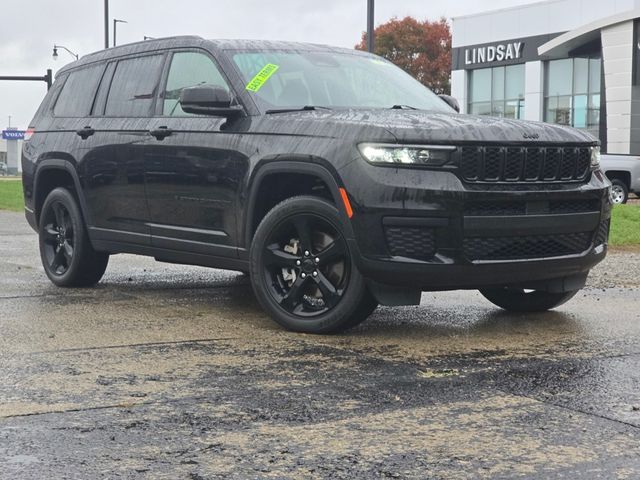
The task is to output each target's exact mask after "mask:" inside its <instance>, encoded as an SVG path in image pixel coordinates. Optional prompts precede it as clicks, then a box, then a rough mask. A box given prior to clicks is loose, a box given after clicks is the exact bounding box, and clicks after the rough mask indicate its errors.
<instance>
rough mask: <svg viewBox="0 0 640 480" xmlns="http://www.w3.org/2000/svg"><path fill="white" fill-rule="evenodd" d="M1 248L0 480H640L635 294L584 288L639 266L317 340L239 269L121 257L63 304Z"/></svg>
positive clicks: (9, 246) (21, 245)
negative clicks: (508, 301) (509, 307)
mask: <svg viewBox="0 0 640 480" xmlns="http://www.w3.org/2000/svg"><path fill="white" fill-rule="evenodd" d="M0 248H1V250H0V251H2V252H4V256H3V257H2V259H0V271H2V272H3V275H2V277H1V278H0V305H1V307H2V308H0V331H1V332H2V335H1V336H0V465H1V466H2V468H0V478H42V477H43V476H45V477H51V478H95V477H118V476H120V477H124V478H138V477H141V478H145V477H151V478H225V479H226V478H242V479H244V478H345V479H354V478H380V477H382V478H387V477H390V478H416V479H418V478H481V477H485V478H514V477H526V478H549V477H553V478H558V477H563V476H564V477H570V478H575V477H576V476H580V477H581V478H637V477H638V476H639V475H640V441H639V440H640V430H639V428H640V411H639V410H640V368H639V367H640V365H639V363H640V356H639V354H640V348H639V346H640V342H639V340H638V338H639V334H640V311H639V310H638V305H639V304H640V289H639V288H638V284H637V283H634V281H633V279H632V278H630V276H628V277H625V280H624V281H620V282H619V283H620V284H621V285H623V287H622V288H620V287H615V288H594V287H596V286H597V287H600V286H603V285H605V286H606V285H607V282H610V281H611V280H610V276H608V277H605V276H604V275H603V273H602V272H606V273H608V274H611V275H613V274H614V273H615V271H616V265H617V264H618V262H625V264H626V265H627V266H628V265H629V264H630V263H632V262H637V256H636V254H633V253H621V254H616V255H611V256H610V257H609V260H608V264H606V265H604V266H603V267H602V270H601V271H600V273H598V272H596V274H595V275H594V277H593V280H592V283H591V285H592V288H588V289H586V290H584V291H583V292H582V293H581V294H580V295H578V296H577V297H576V298H575V299H574V300H573V301H572V302H571V303H569V304H567V305H566V306H564V307H562V308H561V309H559V310H558V311H556V312H550V313H546V314H538V315H513V314H507V313H504V312H502V311H500V310H497V309H495V308H494V307H493V306H492V305H491V304H489V303H487V302H486V301H485V300H484V299H483V298H482V297H481V296H480V295H479V294H477V293H476V292H446V293H425V294H424V295H423V297H422V304H421V305H420V306H419V307H404V308H382V307H381V308H379V309H378V310H377V311H376V312H375V313H374V315H373V316H372V317H371V319H370V320H369V321H368V322H366V323H364V324H363V325H361V326H360V327H358V328H357V329H355V330H353V331H351V332H349V333H347V334H345V335H338V336H324V337H317V336H310V335H297V334H292V333H288V332H284V331H282V330H281V329H280V328H279V327H277V325H275V324H274V323H272V322H271V321H270V320H269V319H268V318H267V317H266V316H265V314H264V313H263V312H262V311H261V310H260V308H259V307H258V305H257V303H256V301H255V299H254V297H253V294H252V292H251V288H250V286H249V282H248V280H247V278H246V277H243V276H242V275H240V274H238V273H235V272H222V271H218V270H209V269H201V268H195V267H180V266H173V265H164V264H158V263H155V262H154V261H153V260H150V259H144V258H138V257H132V256H118V257H114V258H113V259H112V262H111V265H110V267H109V269H108V271H107V275H106V276H105V279H104V281H103V282H101V284H100V285H99V286H98V287H97V288H95V289H88V290H85V289H79V290H60V289H56V288H54V287H52V286H51V285H50V284H49V283H48V282H47V281H46V279H45V277H44V274H43V273H42V271H41V268H40V267H39V265H38V257H37V253H36V241H35V236H34V235H33V234H31V233H30V232H29V230H28V228H27V227H26V226H25V225H24V222H23V220H22V217H21V216H19V215H14V214H6V213H0ZM619 278H620V277H619ZM639 278H640V277H639ZM636 282H637V281H636Z"/></svg>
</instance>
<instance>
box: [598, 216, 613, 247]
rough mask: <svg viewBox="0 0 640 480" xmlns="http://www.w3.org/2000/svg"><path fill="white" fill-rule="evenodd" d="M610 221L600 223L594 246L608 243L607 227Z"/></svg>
mask: <svg viewBox="0 0 640 480" xmlns="http://www.w3.org/2000/svg"><path fill="white" fill-rule="evenodd" d="M610 223H611V220H605V221H604V222H600V227H598V233H597V234H596V241H595V245H602V244H604V243H607V242H608V241H609V226H610Z"/></svg>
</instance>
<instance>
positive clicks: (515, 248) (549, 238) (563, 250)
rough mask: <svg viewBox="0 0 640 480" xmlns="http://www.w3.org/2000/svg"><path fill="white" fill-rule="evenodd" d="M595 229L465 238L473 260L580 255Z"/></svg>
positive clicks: (588, 244)
mask: <svg viewBox="0 0 640 480" xmlns="http://www.w3.org/2000/svg"><path fill="white" fill-rule="evenodd" d="M592 236H593V233H592V232H583V233H567V234H562V235H531V236H523V237H472V238H465V239H464V254H465V256H466V257H467V258H468V259H469V260H471V261H475V260H516V259H529V258H547V257H558V256H562V255H577V254H579V253H582V252H584V251H585V250H587V249H588V248H589V246H590V244H591V238H593V237H592Z"/></svg>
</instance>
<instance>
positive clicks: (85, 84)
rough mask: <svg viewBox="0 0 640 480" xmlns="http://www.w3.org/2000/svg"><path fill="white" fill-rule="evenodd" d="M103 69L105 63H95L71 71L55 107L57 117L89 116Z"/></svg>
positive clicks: (54, 112) (54, 111)
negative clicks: (91, 65)
mask: <svg viewBox="0 0 640 480" xmlns="http://www.w3.org/2000/svg"><path fill="white" fill-rule="evenodd" d="M103 70H104V65H95V66H93V67H87V68H83V69H81V70H76V71H75V72H71V73H70V74H69V77H68V78H67V81H66V82H65V83H64V86H63V87H62V91H61V92H60V95H59V96H58V100H57V101H56V106H55V107H53V114H54V115H55V116H56V117H86V116H88V115H89V112H90V111H91V106H92V105H93V97H94V96H95V94H96V89H97V88H98V83H99V82H100V78H101V77H102V71H103Z"/></svg>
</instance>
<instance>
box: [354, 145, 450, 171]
mask: <svg viewBox="0 0 640 480" xmlns="http://www.w3.org/2000/svg"><path fill="white" fill-rule="evenodd" d="M358 149H359V150H360V153H361V154H362V156H363V157H364V158H365V159H366V160H367V161H368V162H370V163H373V164H374V165H394V164H395V165H424V166H434V167H440V166H442V165H446V164H447V163H449V161H450V160H451V152H453V151H454V150H455V149H456V147H454V146H448V145H428V146H427V145H425V146H423V145H390V144H384V143H361V144H360V145H358Z"/></svg>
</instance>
